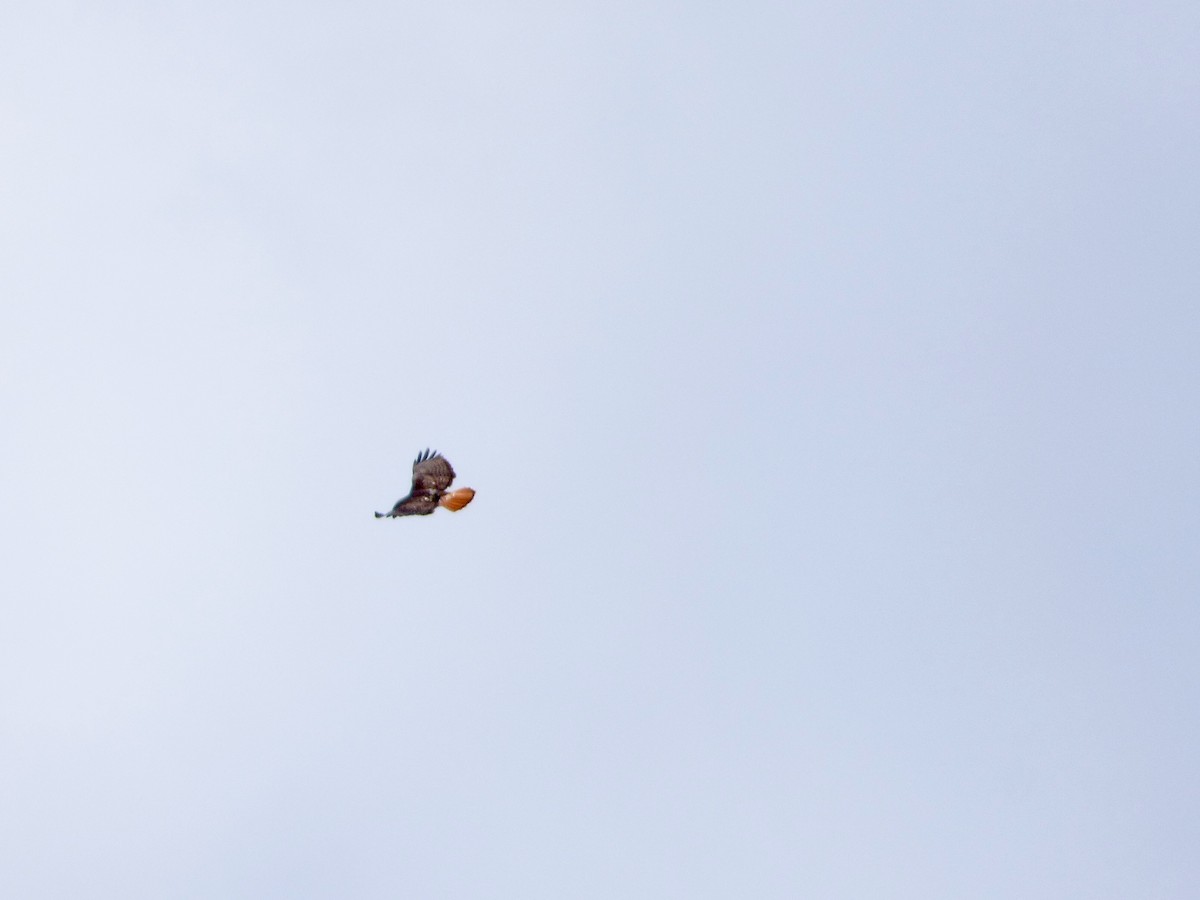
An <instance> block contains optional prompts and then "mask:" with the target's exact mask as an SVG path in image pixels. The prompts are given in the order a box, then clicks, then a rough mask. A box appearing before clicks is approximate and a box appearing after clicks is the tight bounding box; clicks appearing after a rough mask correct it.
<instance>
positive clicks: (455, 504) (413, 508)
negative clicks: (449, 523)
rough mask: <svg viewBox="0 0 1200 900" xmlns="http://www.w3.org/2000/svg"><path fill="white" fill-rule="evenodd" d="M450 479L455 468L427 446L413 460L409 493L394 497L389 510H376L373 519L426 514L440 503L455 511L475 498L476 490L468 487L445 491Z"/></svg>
mask: <svg viewBox="0 0 1200 900" xmlns="http://www.w3.org/2000/svg"><path fill="white" fill-rule="evenodd" d="M452 481H454V469H452V468H451V467H450V462H449V460H447V459H446V457H444V456H442V454H440V453H438V452H437V451H436V450H434V451H433V452H432V453H430V452H429V450H428V449H426V450H425V451H424V452H422V453H418V454H417V458H416V459H414V460H413V480H412V490H411V491H409V492H408V496H407V497H404V498H402V499H400V500H397V501H396V505H395V506H393V507H392V511H391V512H387V513H381V512H377V513H375V518H377V519H382V518H384V517H385V516H386V517H388V518H392V517H396V516H427V515H429V514H430V513H432V512H433V511H434V510H435V509H437V508H438V507H439V506H444V507H446V509H448V510H450V511H451V512H458V511H459V510H460V509H462V508H463V507H464V506H466V505H467V504H468V503H470V502H471V500H473V499H474V497H475V492H474V491H473V490H471V489H470V488H459V489H458V490H457V491H451V490H448V488H449V487H450V483H451V482H452Z"/></svg>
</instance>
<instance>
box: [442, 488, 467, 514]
mask: <svg viewBox="0 0 1200 900" xmlns="http://www.w3.org/2000/svg"><path fill="white" fill-rule="evenodd" d="M474 499H475V492H474V491H473V490H471V489H470V488H459V489H458V490H457V491H450V492H449V493H447V494H442V499H441V500H439V501H438V502H439V503H440V504H441V505H442V506H444V507H446V509H448V510H450V512H458V511H459V510H460V509H462V508H463V507H464V506H466V505H467V504H468V503H470V502H471V501H472V500H474Z"/></svg>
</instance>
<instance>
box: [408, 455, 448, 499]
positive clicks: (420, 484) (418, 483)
mask: <svg viewBox="0 0 1200 900" xmlns="http://www.w3.org/2000/svg"><path fill="white" fill-rule="evenodd" d="M453 481H454V469H452V468H451V467H450V463H449V462H448V461H447V460H446V457H444V456H442V454H440V453H438V452H437V451H436V450H434V451H433V452H432V453H430V452H429V450H428V449H427V450H425V451H424V452H423V453H418V454H417V458H416V459H414V460H413V480H412V495H413V496H414V497H415V496H417V495H418V494H432V495H433V496H434V497H435V499H436V497H437V495H438V494H440V493H441V492H442V491H444V490H446V488H448V487H450V484H451V482H453Z"/></svg>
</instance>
